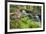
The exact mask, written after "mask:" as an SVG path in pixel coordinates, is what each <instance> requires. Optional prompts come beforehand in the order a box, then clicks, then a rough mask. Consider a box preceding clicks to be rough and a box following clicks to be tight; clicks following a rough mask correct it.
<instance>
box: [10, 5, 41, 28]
mask: <svg viewBox="0 0 46 34" xmlns="http://www.w3.org/2000/svg"><path fill="white" fill-rule="evenodd" d="M20 8H21V10H22V9H24V10H30V11H32V14H33V15H35V14H41V6H28V5H25V6H20ZM15 10H16V5H10V13H14V12H15ZM39 27H41V24H40V22H37V21H34V20H33V19H29V17H28V16H26V15H22V16H21V18H20V19H19V20H18V21H17V20H16V19H10V28H11V29H15V28H20V29H21V28H39Z"/></svg>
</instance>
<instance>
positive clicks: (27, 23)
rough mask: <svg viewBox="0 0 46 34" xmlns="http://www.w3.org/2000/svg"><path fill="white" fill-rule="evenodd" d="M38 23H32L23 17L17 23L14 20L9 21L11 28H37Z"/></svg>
mask: <svg viewBox="0 0 46 34" xmlns="http://www.w3.org/2000/svg"><path fill="white" fill-rule="evenodd" d="M39 27H40V22H36V21H33V20H32V19H29V17H27V16H24V17H23V18H21V19H20V20H18V23H17V22H16V21H15V20H12V21H11V28H39Z"/></svg>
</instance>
